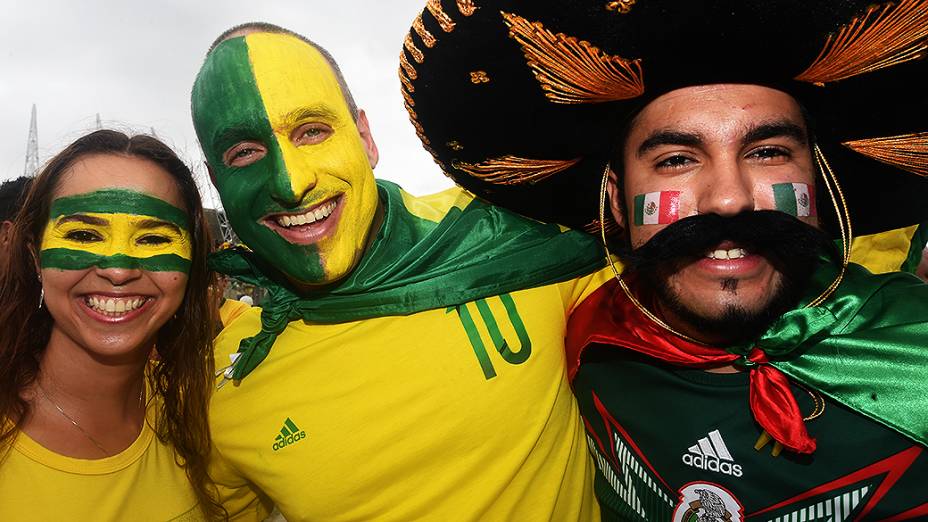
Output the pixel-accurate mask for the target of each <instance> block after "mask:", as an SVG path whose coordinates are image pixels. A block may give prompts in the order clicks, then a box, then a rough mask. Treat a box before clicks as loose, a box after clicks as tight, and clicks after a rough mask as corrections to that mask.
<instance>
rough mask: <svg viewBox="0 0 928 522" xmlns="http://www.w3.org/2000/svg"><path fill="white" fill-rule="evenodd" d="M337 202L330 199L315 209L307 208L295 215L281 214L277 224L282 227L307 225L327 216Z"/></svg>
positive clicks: (333, 209)
mask: <svg viewBox="0 0 928 522" xmlns="http://www.w3.org/2000/svg"><path fill="white" fill-rule="evenodd" d="M336 206H337V203H336V202H334V201H332V202H330V203H326V204H325V205H322V206H321V207H319V208H317V209H315V210H308V211H306V212H304V213H302V214H297V215H295V216H281V217H279V218H277V224H278V225H280V226H282V227H291V226H299V225H308V224H310V223H315V222H316V221H320V220H322V219H325V218H327V217H329V216H330V215H331V214H332V212H334V211H335V207H336Z"/></svg>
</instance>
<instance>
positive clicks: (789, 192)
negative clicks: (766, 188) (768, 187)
mask: <svg viewBox="0 0 928 522" xmlns="http://www.w3.org/2000/svg"><path fill="white" fill-rule="evenodd" d="M773 198H774V202H775V204H776V207H777V210H779V211H780V212H785V213H787V214H789V215H791V216H795V217H810V216H815V215H816V210H815V187H813V186H810V185H806V184H805V183H777V184H775V185H773Z"/></svg>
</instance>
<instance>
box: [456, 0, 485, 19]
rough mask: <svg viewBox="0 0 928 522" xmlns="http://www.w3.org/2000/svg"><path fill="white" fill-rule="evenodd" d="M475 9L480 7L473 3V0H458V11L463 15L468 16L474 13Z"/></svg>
mask: <svg viewBox="0 0 928 522" xmlns="http://www.w3.org/2000/svg"><path fill="white" fill-rule="evenodd" d="M477 9H480V8H479V7H477V6H476V5H474V1H473V0H458V11H460V12H461V14H462V15H464V16H470V15H472V14H474V13H476V12H477Z"/></svg>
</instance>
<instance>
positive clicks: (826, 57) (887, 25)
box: [796, 0, 928, 87]
mask: <svg viewBox="0 0 928 522" xmlns="http://www.w3.org/2000/svg"><path fill="white" fill-rule="evenodd" d="M926 39H928V0H900V1H899V2H898V3H885V4H882V5H873V6H870V7H869V8H868V9H867V12H866V13H865V14H864V15H863V16H858V17H855V18H854V19H853V20H851V22H850V23H849V24H847V25H845V26H843V27H841V30H839V31H838V32H837V33H836V34H835V33H833V34H830V35H828V39H827V40H826V41H825V46H824V47H823V48H822V52H821V53H819V55H818V57H817V58H816V59H815V61H814V62H813V63H812V65H810V66H809V68H808V69H806V70H805V71H803V72H802V73H801V74H800V75H799V76H797V77H796V79H797V80H799V81H802V82H808V83H812V84H815V85H818V86H820V87H821V86H824V85H825V83H828V82H836V81H839V80H844V79H847V78H851V77H853V76H857V75H859V74H864V73H868V72H873V71H878V70H880V69H884V68H886V67H891V66H893V65H898V64H901V63H905V62H908V61H911V60H917V59H919V58H923V57H924V56H925V51H926V50H928V40H926Z"/></svg>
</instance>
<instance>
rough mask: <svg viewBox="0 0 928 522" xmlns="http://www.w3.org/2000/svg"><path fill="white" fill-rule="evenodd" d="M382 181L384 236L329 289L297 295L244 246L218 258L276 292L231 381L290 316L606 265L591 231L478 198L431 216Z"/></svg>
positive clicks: (438, 297)
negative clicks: (415, 208) (437, 216)
mask: <svg viewBox="0 0 928 522" xmlns="http://www.w3.org/2000/svg"><path fill="white" fill-rule="evenodd" d="M377 185H378V189H379V192H380V200H381V203H382V204H383V207H384V222H383V226H382V228H381V230H380V232H379V233H378V234H377V237H376V239H375V240H374V241H373V243H372V244H371V246H370V248H369V249H368V251H367V252H366V253H365V255H364V258H363V259H362V260H361V262H360V264H359V265H358V267H357V268H356V269H355V270H354V271H353V272H352V273H351V274H350V275H349V276H348V277H347V278H346V279H345V280H344V281H342V282H341V283H338V284H337V285H335V286H333V287H329V288H326V289H325V291H323V292H319V293H314V294H311V295H302V296H301V295H298V294H297V293H295V292H294V291H293V290H292V289H291V288H290V286H289V285H288V284H287V283H286V282H285V280H284V279H282V277H281V276H280V275H279V274H276V273H275V271H274V270H273V269H271V268H268V267H267V266H265V265H263V263H262V262H261V261H260V260H259V259H258V258H257V256H255V254H254V253H252V252H249V251H248V250H247V249H244V248H234V249H229V250H223V251H220V252H217V253H216V254H213V255H212V256H211V258H210V265H211V266H212V268H213V269H214V270H216V271H217V272H220V273H223V274H226V275H229V276H232V277H235V278H236V279H239V280H241V281H244V282H246V283H249V284H252V285H256V286H259V287H262V288H265V289H266V290H267V292H268V298H267V299H266V300H265V302H264V303H262V311H261V332H259V333H258V334H257V335H255V336H254V337H250V338H247V339H243V340H242V341H241V343H240V345H239V350H238V353H239V355H238V356H237V359H236V360H235V362H234V364H233V365H232V367H231V371H227V373H226V377H228V378H232V379H234V380H240V379H242V378H244V377H245V376H247V375H248V374H249V373H251V371H253V370H254V369H255V368H256V367H257V366H258V364H260V363H261V361H263V360H264V358H265V357H267V354H268V353H269V352H270V350H271V347H272V346H273V344H274V341H275V340H276V339H277V336H278V335H279V334H280V333H281V332H283V330H284V328H286V326H287V324H288V323H289V322H291V321H295V320H304V321H308V322H313V323H341V322H346V321H357V320H362V319H369V318H372V317H381V316H387V315H407V314H413V313H416V312H421V311H423V310H431V309H435V308H443V307H447V306H454V305H458V304H462V303H466V302H469V301H473V300H475V299H480V298H484V297H489V296H493V295H498V294H502V293H506V292H512V291H515V290H519V289H523V288H531V287H536V286H544V285H547V284H551V283H556V282H560V281H565V280H568V279H572V278H574V277H577V276H580V275H583V274H587V273H590V272H593V271H595V270H596V269H598V268H600V267H602V266H603V264H604V256H603V251H602V247H601V246H600V245H599V243H598V242H597V240H596V239H595V238H594V237H592V236H589V235H587V234H584V233H582V232H577V231H572V230H565V229H562V228H561V227H559V226H557V225H546V224H542V223H538V222H536V221H532V220H529V219H526V218H523V217H521V216H518V215H516V214H514V213H512V212H509V211H507V210H505V209H502V208H500V207H495V206H493V205H490V204H488V203H486V202H484V201H482V200H479V199H474V200H472V201H470V202H469V203H468V204H467V206H466V207H465V208H464V209H463V210H462V209H460V208H457V207H451V208H450V209H449V210H448V211H447V212H446V213H445V214H444V216H442V217H441V218H440V219H439V220H437V221H431V220H428V219H423V218H421V217H418V216H416V215H414V214H413V213H411V212H410V211H409V209H407V208H406V205H405V203H404V194H403V193H402V190H401V189H400V187H399V186H397V185H395V184H393V183H390V182H387V181H383V180H378V181H377ZM405 197H406V198H411V196H408V195H405Z"/></svg>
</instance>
